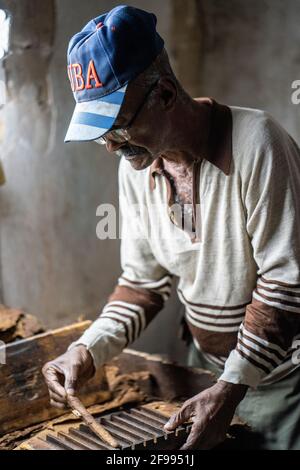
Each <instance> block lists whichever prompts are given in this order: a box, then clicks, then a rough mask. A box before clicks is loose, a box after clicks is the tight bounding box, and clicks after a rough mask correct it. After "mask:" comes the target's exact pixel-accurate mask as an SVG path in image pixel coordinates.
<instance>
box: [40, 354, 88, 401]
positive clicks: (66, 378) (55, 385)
mask: <svg viewBox="0 0 300 470" xmlns="http://www.w3.org/2000/svg"><path fill="white" fill-rule="evenodd" d="M42 373H43V375H44V379H45V381H46V384H47V386H48V390H49V396H50V403H51V405H53V406H55V407H56V408H60V409H65V408H66V405H67V398H66V396H67V393H68V394H69V395H74V394H75V392H76V391H77V390H78V389H80V387H81V386H82V385H83V384H84V383H85V382H86V381H87V380H89V379H90V378H91V377H93V375H94V373H95V368H94V362H93V358H92V356H91V354H90V353H89V351H88V350H87V349H86V347H85V346H83V345H77V346H75V347H73V348H71V349H70V350H69V351H66V352H65V353H64V354H62V355H61V356H58V357H57V358H56V359H55V360H53V361H50V362H47V363H46V364H45V365H44V367H43V369H42Z"/></svg>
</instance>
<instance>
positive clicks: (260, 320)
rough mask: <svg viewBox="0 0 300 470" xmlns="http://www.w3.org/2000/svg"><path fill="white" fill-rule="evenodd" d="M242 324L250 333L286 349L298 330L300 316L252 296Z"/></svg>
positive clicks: (299, 328)
mask: <svg viewBox="0 0 300 470" xmlns="http://www.w3.org/2000/svg"><path fill="white" fill-rule="evenodd" d="M244 326H245V328H246V330H248V331H250V333H253V334H254V335H256V336H258V337H260V338H262V339H264V340H266V341H268V342H269V343H273V344H276V345H278V346H280V347H281V348H282V349H284V350H287V349H288V348H289V347H290V345H291V342H292V340H293V338H294V336H296V334H297V333H299V332H300V316H299V314H298V313H293V312H287V311H285V310H281V309H278V308H275V307H272V306H270V305H267V304H265V303H263V302H260V301H259V300H256V299H255V298H253V300H252V303H251V304H249V305H248V306H247V308H246V315H245V319H244Z"/></svg>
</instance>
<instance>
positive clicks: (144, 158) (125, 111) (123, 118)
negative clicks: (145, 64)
mask: <svg viewBox="0 0 300 470" xmlns="http://www.w3.org/2000/svg"><path fill="white" fill-rule="evenodd" d="M149 89H150V94H149ZM153 91H154V87H153V85H152V91H151V85H149V87H148V88H146V87H144V86H137V85H135V84H134V83H133V84H129V85H128V87H127V90H126V96H125V99H124V102H123V104H122V107H121V110H120V113H119V116H118V118H117V120H116V122H115V126H114V127H116V128H127V126H128V124H129V123H130V122H131V121H132V120H133V122H132V125H130V127H129V128H128V129H127V134H128V137H129V139H128V140H123V139H122V138H121V139H116V140H114V137H113V135H110V133H109V132H108V134H107V135H106V148H107V150H108V151H109V152H115V153H116V155H117V156H119V157H123V156H124V157H125V159H126V160H128V161H129V162H130V164H131V165H132V167H133V168H134V169H135V170H143V169H145V168H147V167H148V166H149V165H151V163H152V162H153V161H154V160H155V159H156V158H157V157H158V156H159V155H160V153H161V151H162V148H161V145H160V138H159V136H158V129H157V119H158V116H157V114H158V112H157V111H158V110H157V107H155V106H154V105H153Z"/></svg>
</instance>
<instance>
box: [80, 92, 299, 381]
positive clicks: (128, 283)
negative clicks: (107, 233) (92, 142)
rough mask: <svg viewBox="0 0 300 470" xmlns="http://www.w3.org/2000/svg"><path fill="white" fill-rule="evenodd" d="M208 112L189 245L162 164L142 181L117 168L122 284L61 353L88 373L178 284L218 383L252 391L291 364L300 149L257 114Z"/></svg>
mask: <svg viewBox="0 0 300 470" xmlns="http://www.w3.org/2000/svg"><path fill="white" fill-rule="evenodd" d="M206 104H207V105H208V106H212V110H213V114H212V121H211V132H210V153H209V155H206V156H203V158H202V159H200V161H199V163H196V164H195V165H194V179H193V191H194V203H193V210H194V216H195V218H194V222H195V224H196V226H197V234H196V235H195V234H191V233H189V232H187V231H185V230H183V229H182V227H180V222H181V218H180V213H178V211H177V209H176V210H172V207H171V206H172V202H173V200H174V198H173V194H172V187H171V184H170V181H169V180H168V178H167V177H166V174H165V173H164V169H163V159H161V158H160V159H157V160H156V161H155V162H154V164H153V165H152V166H151V167H150V168H147V169H146V170H143V171H135V170H134V169H132V167H131V166H130V164H129V163H128V162H126V161H125V160H123V159H122V160H121V162H120V167H119V195H120V208H121V211H122V221H123V224H122V243H121V263H122V269H123V274H122V275H121V277H120V278H119V280H118V285H117V286H116V288H115V290H114V292H113V293H112V295H111V296H110V297H109V299H108V302H107V304H106V306H105V307H104V309H103V311H102V312H101V314H100V316H99V318H98V319H97V320H96V321H95V322H94V323H93V324H92V325H91V327H90V328H89V329H88V330H87V331H86V332H85V333H84V334H83V336H82V337H81V338H80V339H79V340H78V341H77V342H76V343H73V344H72V345H71V347H73V346H74V344H79V343H80V344H85V345H86V346H87V348H88V349H89V351H90V352H91V354H92V356H93V358H94V361H95V364H96V366H99V365H101V364H103V363H104V362H106V361H108V360H110V359H111V358H112V357H114V356H116V355H117V354H119V353H120V352H121V351H122V350H123V349H124V348H125V347H126V346H128V345H129V344H130V343H132V342H133V341H134V340H135V339H136V338H137V337H138V336H139V335H140V333H141V332H142V330H143V329H145V328H146V327H147V325H148V324H149V322H150V321H151V320H152V318H153V317H154V316H155V315H156V314H157V313H158V312H159V310H161V309H162V307H163V305H164V302H165V301H166V300H167V299H168V297H169V295H170V291H171V283H172V279H173V276H176V277H178V279H179V282H178V295H179V298H180V300H181V301H182V303H183V304H184V306H185V311H186V322H187V325H188V327H189V329H190V332H191V335H192V337H193V339H194V341H195V344H196V346H197V347H198V348H199V349H201V351H202V352H203V353H204V354H205V355H206V357H207V358H208V360H210V361H212V362H214V363H216V364H217V365H219V366H220V367H222V368H223V374H222V376H221V377H220V379H222V380H225V381H228V382H232V383H242V384H246V385H249V386H252V387H256V386H257V385H258V384H268V383H270V382H273V381H275V380H279V378H281V377H283V376H285V375H286V374H288V373H290V372H291V371H292V370H293V369H294V368H296V367H297V366H298V362H299V361H295V353H294V354H293V344H294V345H295V343H294V341H295V339H296V338H297V337H299V333H300V321H299V319H300V150H299V148H298V146H297V145H296V143H295V142H294V141H293V139H292V138H291V137H290V136H289V135H288V133H287V132H286V131H285V130H284V129H283V128H282V127H281V126H280V125H279V124H278V123H277V122H276V121H275V120H274V119H273V118H272V117H271V116H270V115H268V114H267V113H266V112H263V111H260V110H255V109H246V108H239V107H227V106H223V105H220V104H218V103H217V102H215V101H214V100H207V103H206ZM200 157H201V156H200ZM173 209H174V208H173ZM176 224H177V225H176ZM149 227H150V231H151V233H150V234H149ZM103 243H105V242H103ZM174 315H176V312H174ZM174 320H175V318H174ZM174 341H175V338H174Z"/></svg>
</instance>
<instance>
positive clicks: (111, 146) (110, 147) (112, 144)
mask: <svg viewBox="0 0 300 470" xmlns="http://www.w3.org/2000/svg"><path fill="white" fill-rule="evenodd" d="M125 143H126V142H116V141H114V140H111V139H107V140H106V149H107V151H108V152H116V151H117V150H119V148H121V147H123V146H124V145H125Z"/></svg>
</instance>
